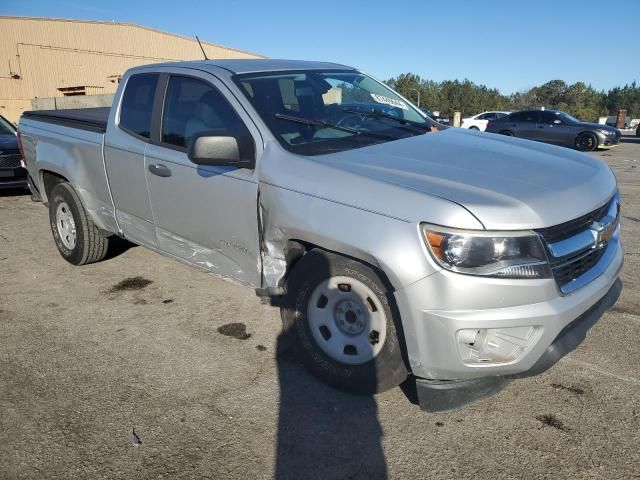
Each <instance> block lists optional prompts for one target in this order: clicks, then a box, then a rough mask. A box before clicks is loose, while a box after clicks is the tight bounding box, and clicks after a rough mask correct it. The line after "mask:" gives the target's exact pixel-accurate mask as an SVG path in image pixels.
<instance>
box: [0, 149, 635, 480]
mask: <svg viewBox="0 0 640 480" xmlns="http://www.w3.org/2000/svg"><path fill="white" fill-rule="evenodd" d="M623 140H624V143H622V144H621V145H619V146H618V147H617V148H615V149H613V150H611V151H600V152H595V153H593V154H592V155H594V156H596V157H599V158H601V159H602V160H604V161H606V162H607V163H608V164H609V165H610V166H611V167H612V168H613V170H614V172H615V173H616V175H617V177H618V181H619V183H620V190H621V194H622V202H623V227H622V229H623V240H624V244H625V262H626V263H625V267H624V270H623V272H622V280H623V283H624V290H623V293H622V295H621V297H620V300H619V302H618V304H617V305H616V306H615V307H614V308H613V309H612V310H610V311H609V312H608V313H607V314H605V316H604V317H603V318H602V320H601V321H600V322H599V323H598V324H596V326H595V327H594V328H593V329H592V330H591V331H590V334H589V336H588V338H587V339H586V341H585V342H584V343H583V344H582V345H581V346H580V347H579V348H578V349H577V350H576V351H575V352H573V353H572V354H570V355H569V356H568V357H566V358H564V359H563V360H561V361H560V363H559V364H558V365H556V366H555V367H554V368H552V369H551V370H550V371H548V372H546V373H545V374H543V375H541V376H539V377H535V378H529V379H522V380H518V381H515V382H513V383H512V384H510V385H509V386H508V387H507V388H506V389H505V390H503V391H502V392H500V393H499V394H497V395H495V396H493V397H491V398H489V399H486V400H483V401H481V402H479V403H476V404H474V405H471V406H469V407H467V408H465V409H463V410H459V411H454V412H448V413H441V414H429V413H424V412H422V411H421V410H420V409H419V407H418V406H417V405H415V404H413V403H411V402H410V399H408V398H407V396H406V395H405V394H404V393H403V392H402V390H400V389H395V390H392V391H389V392H386V393H384V394H381V395H377V396H375V397H373V398H372V397H354V396H351V395H347V394H343V393H340V392H337V391H335V390H333V389H331V388H328V387H325V386H324V385H322V384H319V383H318V382H316V381H315V380H314V379H313V378H311V377H310V376H309V375H308V374H307V373H306V372H305V371H304V370H303V369H302V367H301V366H300V365H298V363H297V362H296V360H295V359H294V358H292V357H291V355H290V354H288V353H287V351H285V350H284V349H282V348H279V342H280V338H279V331H280V317H279V312H278V311H277V310H276V309H275V308H273V307H270V306H268V305H264V304H262V303H261V302H260V299H258V298H257V297H256V296H255V295H254V292H253V291H252V290H249V289H245V288H244V287H241V286H236V285H234V284H231V283H227V282H225V281H222V280H219V279H217V278H213V277H212V276H210V275H208V274H206V273H203V272H200V271H198V270H195V269H192V268H190V267H187V266H184V265H182V264H180V263H177V262H175V261H173V260H169V259H167V258H164V257H161V256H160V255H158V254H155V253H152V252H151V251H148V250H146V249H144V248H141V247H135V248H129V249H124V248H123V250H124V251H122V252H121V253H120V254H119V255H117V256H114V257H113V258H111V259H109V260H107V261H104V262H102V263H98V264H94V265H89V266H85V267H73V266H71V265H69V264H67V263H66V262H65V261H64V260H63V259H62V257H61V256H60V255H59V254H58V252H57V250H56V248H55V246H54V243H53V241H52V239H51V234H50V231H49V224H48V217H47V210H46V209H45V208H44V207H43V206H42V205H41V204H37V203H32V202H31V200H30V197H29V196H28V195H24V194H22V193H20V192H8V193H7V192H5V193H0V478H2V479H14V478H25V479H27V478H28V479H36V478H38V479H44V478H91V479H95V478H109V479H120V478H122V479H128V480H131V479H151V478H220V479H253V478H273V477H274V476H275V477H276V478H279V479H287V478H291V479H298V478H299V479H311V478H322V479H333V478H344V479H368V478H403V479H404V478H429V479H439V478H442V479H445V478H447V479H448V478H491V479H503V478H504V479H507V478H580V479H581V478H589V479H591V478H601V479H622V478H625V479H626V478H640V349H639V348H638V338H639V337H640V168H639V166H638V164H639V163H640V161H639V160H640V138H635V137H624V138H623ZM550 207H551V206H550ZM230 324H232V325H230ZM221 327H222V328H221ZM219 329H220V331H219ZM278 352H280V353H278Z"/></svg>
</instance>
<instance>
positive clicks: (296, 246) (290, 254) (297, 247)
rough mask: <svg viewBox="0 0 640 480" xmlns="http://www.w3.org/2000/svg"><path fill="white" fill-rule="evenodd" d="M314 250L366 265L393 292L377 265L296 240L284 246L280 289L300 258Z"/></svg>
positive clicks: (391, 286) (385, 276) (289, 241)
mask: <svg viewBox="0 0 640 480" xmlns="http://www.w3.org/2000/svg"><path fill="white" fill-rule="evenodd" d="M316 249H317V250H323V251H325V252H329V253H333V254H335V255H340V256H341V257H346V258H350V259H352V260H355V261H357V262H360V263H363V264H365V265H367V266H368V267H369V268H371V269H372V270H374V271H375V272H376V273H378V275H380V279H381V280H382V282H383V283H384V284H385V286H386V288H387V289H388V291H389V292H393V291H394V288H393V285H392V283H391V282H390V281H389V277H387V275H386V273H385V272H384V271H383V270H382V268H380V266H379V265H376V264H373V263H371V262H370V261H367V260H365V259H363V258H359V257H355V256H353V255H347V254H345V253H342V252H338V251H336V250H330V249H328V248H324V247H322V246H321V245H316V244H314V243H311V242H306V241H304V240H296V239H290V240H288V241H287V244H286V246H285V250H284V253H285V260H286V262H287V270H286V272H285V274H284V276H283V277H282V279H281V280H280V286H281V287H284V286H285V285H286V283H287V278H288V277H289V275H290V274H291V271H292V270H293V269H294V268H295V266H296V265H297V264H298V262H299V261H300V260H301V259H302V257H304V256H305V255H306V254H307V253H309V252H310V251H311V250H316Z"/></svg>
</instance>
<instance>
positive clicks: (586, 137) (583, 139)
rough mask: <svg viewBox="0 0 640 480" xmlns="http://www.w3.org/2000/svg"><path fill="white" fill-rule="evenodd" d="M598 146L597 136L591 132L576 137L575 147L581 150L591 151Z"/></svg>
mask: <svg viewBox="0 0 640 480" xmlns="http://www.w3.org/2000/svg"><path fill="white" fill-rule="evenodd" d="M596 148H598V137H596V136H595V135H594V134H593V133H590V132H585V133H581V134H580V135H578V138H576V149H578V150H580V151H581V152H592V151H594V150H595V149H596Z"/></svg>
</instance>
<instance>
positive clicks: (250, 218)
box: [19, 60, 623, 411]
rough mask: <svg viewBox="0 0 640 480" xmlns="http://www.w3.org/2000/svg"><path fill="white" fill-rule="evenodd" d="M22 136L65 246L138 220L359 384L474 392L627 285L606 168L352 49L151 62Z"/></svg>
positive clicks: (81, 244) (74, 255)
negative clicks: (302, 56)
mask: <svg viewBox="0 0 640 480" xmlns="http://www.w3.org/2000/svg"><path fill="white" fill-rule="evenodd" d="M19 135H20V139H21V145H22V148H23V154H24V158H25V159H26V165H27V169H28V172H29V177H30V184H31V185H32V189H33V193H34V195H37V196H40V197H41V199H42V201H43V202H44V203H45V205H48V209H49V219H50V224H51V232H52V234H53V239H54V241H55V244H56V246H57V248H58V250H59V251H60V254H61V255H62V257H63V258H64V259H66V260H67V261H69V262H71V263H72V264H74V265H84V264H88V263H91V262H97V261H99V260H101V259H103V258H104V257H105V255H106V253H107V250H108V246H109V242H110V241H111V239H112V238H114V237H116V236H118V237H122V238H125V239H127V240H129V241H131V242H134V243H136V244H139V245H143V246H145V247H148V248H150V249H152V250H154V251H156V252H158V253H161V254H163V255H166V256H169V257H172V258H175V259H177V260H180V261H182V262H186V263H188V264H190V265H194V266H196V267H200V268H202V269H205V270H207V271H209V272H211V273H213V274H215V275H219V276H221V277H223V278H225V279H230V280H234V281H236V282H240V283H242V284H245V285H248V286H251V287H253V288H255V289H256V292H257V293H258V294H259V295H263V296H267V297H269V298H270V299H271V300H272V302H273V303H274V304H276V305H279V306H280V308H281V311H282V319H283V323H284V329H285V332H288V333H287V338H292V339H294V340H295V342H294V343H295V346H296V348H297V350H298V351H299V354H300V355H301V356H302V358H303V359H304V362H305V363H306V365H307V366H308V367H309V368H310V370H311V371H312V372H313V373H314V374H315V375H317V376H318V377H319V378H321V379H322V380H324V381H326V382H328V383H329V384H331V385H333V386H336V387H339V388H343V389H347V390H350V391H354V392H360V393H368V394H371V393H374V392H379V391H383V390H386V389H389V388H392V387H395V386H397V385H399V384H400V383H401V382H403V381H404V380H405V379H406V378H407V376H408V375H410V374H411V375H412V378H415V382H416V386H417V393H418V397H419V401H420V404H421V406H422V407H423V408H424V409H426V410H432V411H437V410H445V409H449V408H455V407H459V406H461V405H464V404H466V403H468V402H470V401H473V400H476V399H479V398H482V397H484V396H487V395H489V394H491V393H493V392H495V391H497V389H499V388H502V386H503V385H505V384H506V382H509V381H510V380H511V379H513V378H517V377H522V376H528V375H534V374H536V373H539V372H541V371H543V370H545V369H547V368H549V367H550V366H551V365H553V364H554V363H555V362H556V361H557V360H558V359H559V358H561V357H562V356H563V355H564V354H566V353H567V352H569V351H571V350H572V349H574V348H575V347H576V346H577V345H578V344H579V343H580V342H581V340H582V339H583V338H584V337H585V334H586V331H587V330H588V328H589V327H591V326H592V325H593V324H594V322H595V321H597V320H598V318H600V317H601V316H602V314H603V312H604V311H605V310H606V309H607V308H609V307H610V306H611V305H613V303H615V301H616V299H617V297H618V295H619V292H620V290H621V283H620V280H619V279H618V275H619V272H620V269H621V267H622V261H623V253H622V248H621V244H620V238H619V235H620V234H619V232H620V228H619V222H620V197H619V194H618V189H617V182H616V178H615V177H614V175H613V173H612V171H611V169H609V168H608V167H607V165H605V164H604V163H603V162H601V161H599V160H597V159H595V158H592V157H590V156H587V155H585V154H582V153H579V152H576V151H570V150H566V149H563V148H560V147H555V146H550V145H545V144H540V143H536V142H531V141H527V140H521V139H517V138H509V137H505V136H498V135H495V136H492V135H485V134H482V133H478V132H472V131H468V130H463V129H455V128H446V127H443V126H442V125H438V124H437V123H435V122H433V120H431V119H429V118H428V117H427V116H426V115H425V114H424V113H422V112H421V111H419V110H418V109H416V108H414V107H413V106H412V105H411V103H410V102H408V101H407V100H406V99H405V98H403V97H401V96H400V95H398V94H397V93H395V92H394V91H393V90H391V89H390V88H389V87H387V86H385V85H384V84H383V83H380V82H378V81H376V80H375V79H373V78H372V77H370V76H368V75H367V74H365V73H363V72H361V71H359V70H357V69H354V68H350V67H347V66H344V65H337V64H332V63H322V62H304V61H288V60H219V61H218V60H216V61H193V62H180V63H165V64H154V65H149V66H141V67H136V68H132V69H130V70H128V71H127V72H126V73H125V74H124V76H123V77H122V82H121V83H120V85H119V87H118V91H117V93H116V95H115V99H114V103H113V106H112V107H111V108H110V109H109V108H102V109H81V110H63V111H32V112H25V113H24V114H23V116H22V119H21V120H20V124H19Z"/></svg>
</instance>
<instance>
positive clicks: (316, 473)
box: [275, 333, 387, 480]
mask: <svg viewBox="0 0 640 480" xmlns="http://www.w3.org/2000/svg"><path fill="white" fill-rule="evenodd" d="M287 335H288V334H286V333H284V334H282V336H281V337H280V338H279V339H278V347H277V348H278V353H277V362H278V380H279V383H280V406H279V412H278V436H277V445H276V468H275V478H276V479H277V480H287V479H301V478H304V479H307V480H312V479H329V478H350V479H386V478H387V467H386V461H385V457H384V453H383V449H382V443H381V442H382V427H381V426H380V422H379V421H378V408H377V405H376V401H375V399H374V398H373V396H371V395H367V396H356V395H351V394H348V393H344V392H341V391H338V390H336V389H334V388H331V387H329V386H327V385H325V384H323V383H321V382H320V381H318V380H316V379H315V378H314V377H312V376H311V375H310V374H309V373H308V371H307V370H306V369H305V368H304V367H303V365H302V364H301V363H300V362H299V361H298V359H297V358H296V355H295V354H294V353H293V350H292V349H291V346H290V339H289V338H287Z"/></svg>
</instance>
